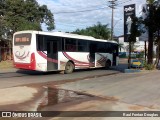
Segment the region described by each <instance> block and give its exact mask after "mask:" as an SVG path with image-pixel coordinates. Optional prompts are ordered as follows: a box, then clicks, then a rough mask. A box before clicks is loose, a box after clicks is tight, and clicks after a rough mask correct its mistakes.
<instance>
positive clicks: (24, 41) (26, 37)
mask: <svg viewBox="0 0 160 120" xmlns="http://www.w3.org/2000/svg"><path fill="white" fill-rule="evenodd" d="M30 44H31V33H23V34H17V35H15V37H14V45H30Z"/></svg>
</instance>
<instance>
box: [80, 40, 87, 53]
mask: <svg viewBox="0 0 160 120" xmlns="http://www.w3.org/2000/svg"><path fill="white" fill-rule="evenodd" d="M78 52H88V41H86V40H78Z"/></svg>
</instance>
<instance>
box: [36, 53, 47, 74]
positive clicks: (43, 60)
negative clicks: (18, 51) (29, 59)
mask: <svg viewBox="0 0 160 120" xmlns="http://www.w3.org/2000/svg"><path fill="white" fill-rule="evenodd" d="M35 56H36V70H37V71H44V72H46V71H47V51H37V52H36V54H35Z"/></svg>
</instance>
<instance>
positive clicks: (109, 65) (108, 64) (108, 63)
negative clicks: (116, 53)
mask: <svg viewBox="0 0 160 120" xmlns="http://www.w3.org/2000/svg"><path fill="white" fill-rule="evenodd" d="M110 67H111V61H110V60H107V61H106V64H105V69H106V70H108V69H109V68H110Z"/></svg>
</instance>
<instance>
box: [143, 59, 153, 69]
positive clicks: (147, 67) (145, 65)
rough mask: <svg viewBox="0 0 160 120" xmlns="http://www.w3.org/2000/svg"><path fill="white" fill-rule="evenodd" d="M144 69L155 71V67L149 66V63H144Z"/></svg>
mask: <svg viewBox="0 0 160 120" xmlns="http://www.w3.org/2000/svg"><path fill="white" fill-rule="evenodd" d="M144 69H145V70H154V69H155V66H154V65H153V64H147V62H146V61H145V62H144Z"/></svg>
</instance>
